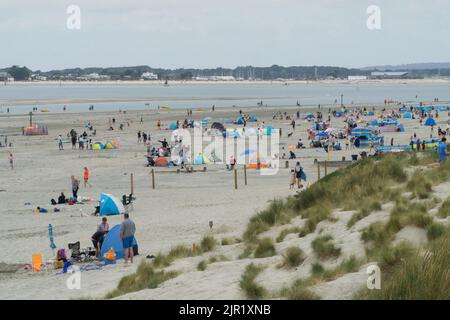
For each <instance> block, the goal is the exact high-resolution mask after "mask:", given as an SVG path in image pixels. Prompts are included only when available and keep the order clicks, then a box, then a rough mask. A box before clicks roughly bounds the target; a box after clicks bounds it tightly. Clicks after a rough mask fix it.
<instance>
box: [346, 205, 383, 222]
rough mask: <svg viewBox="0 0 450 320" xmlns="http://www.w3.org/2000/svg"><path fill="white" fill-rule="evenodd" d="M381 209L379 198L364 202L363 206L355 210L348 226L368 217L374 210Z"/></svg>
mask: <svg viewBox="0 0 450 320" xmlns="http://www.w3.org/2000/svg"><path fill="white" fill-rule="evenodd" d="M378 210H381V203H380V202H379V201H378V200H375V199H374V200H371V201H369V202H365V203H363V204H362V207H361V208H360V209H359V210H358V211H357V212H355V213H354V214H353V215H352V217H351V218H350V220H349V221H348V222H347V228H351V227H352V226H353V225H354V224H355V223H356V222H358V221H359V220H361V219H363V218H365V217H367V216H368V215H370V214H371V213H372V212H373V211H378Z"/></svg>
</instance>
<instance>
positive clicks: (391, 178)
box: [244, 153, 408, 243]
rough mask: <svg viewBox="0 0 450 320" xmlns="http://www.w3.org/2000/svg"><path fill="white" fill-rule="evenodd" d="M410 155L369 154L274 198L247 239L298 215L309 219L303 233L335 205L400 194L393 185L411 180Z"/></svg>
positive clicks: (346, 206)
mask: <svg viewBox="0 0 450 320" xmlns="http://www.w3.org/2000/svg"><path fill="white" fill-rule="evenodd" d="M407 157H408V155H406V154H403V153H399V154H389V155H385V156H382V157H371V158H367V159H364V160H361V161H360V162H358V163H355V164H353V165H351V166H349V167H347V168H344V169H341V170H337V171H335V172H333V173H331V174H329V175H327V176H326V177H324V178H322V179H321V180H320V181H318V182H316V183H314V184H312V185H311V186H310V187H309V188H308V189H307V190H305V191H304V192H301V193H300V194H298V195H295V196H292V197H289V198H288V199H287V200H286V201H284V200H279V199H278V200H274V201H273V202H272V203H271V204H270V206H269V207H268V208H267V209H266V210H263V211H261V212H260V213H258V214H257V215H255V216H254V217H252V218H251V219H250V222H249V223H248V225H247V229H246V231H245V233H244V241H245V242H246V243H256V242H257V240H258V239H257V237H258V235H259V234H261V233H262V232H264V231H267V230H269V229H270V228H271V227H274V226H278V225H284V224H287V223H289V222H290V220H291V219H292V218H293V217H296V216H301V217H302V218H304V219H307V220H306V222H305V225H304V226H303V228H301V230H300V231H299V232H298V233H299V236H300V237H303V236H305V235H307V234H309V233H312V232H314V231H315V229H316V226H317V224H318V223H320V222H321V221H323V220H326V219H330V215H331V211H332V208H344V209H345V210H356V209H359V208H360V205H361V203H365V202H368V201H369V202H370V201H372V200H373V199H378V201H381V200H384V199H389V198H390V197H392V195H393V194H396V193H395V192H392V190H391V188H392V187H393V186H396V185H398V184H399V183H404V182H406V180H407V175H406V173H405V171H404V168H403V167H404V165H405V164H404V160H405V159H406V158H407ZM349 195H351V196H349ZM376 207H378V206H376ZM296 231H298V230H296ZM286 232H287V233H286ZM288 233H289V232H288V230H287V231H285V232H283V233H280V235H279V237H278V238H277V240H278V241H280V242H281V241H282V239H284V236H286V234H288Z"/></svg>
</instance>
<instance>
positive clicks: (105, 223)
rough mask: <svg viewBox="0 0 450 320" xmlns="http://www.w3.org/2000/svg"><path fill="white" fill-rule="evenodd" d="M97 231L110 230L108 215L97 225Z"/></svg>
mask: <svg viewBox="0 0 450 320" xmlns="http://www.w3.org/2000/svg"><path fill="white" fill-rule="evenodd" d="M97 231H99V232H107V231H109V224H108V219H107V218H106V217H103V218H102V222H101V223H100V224H99V225H98V226H97Z"/></svg>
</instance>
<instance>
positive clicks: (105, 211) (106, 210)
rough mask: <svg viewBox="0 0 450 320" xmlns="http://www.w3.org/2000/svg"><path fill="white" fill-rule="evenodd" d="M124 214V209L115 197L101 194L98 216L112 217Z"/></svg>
mask: <svg viewBox="0 0 450 320" xmlns="http://www.w3.org/2000/svg"><path fill="white" fill-rule="evenodd" d="M124 212H125V208H124V206H123V204H122V202H120V201H119V200H118V199H117V198H116V197H114V196H112V195H110V194H106V193H102V194H101V195H100V215H101V216H114V215H118V214H122V213H124Z"/></svg>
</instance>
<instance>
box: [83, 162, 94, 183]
mask: <svg viewBox="0 0 450 320" xmlns="http://www.w3.org/2000/svg"><path fill="white" fill-rule="evenodd" d="M83 180H84V187H85V188H86V187H87V185H89V188H92V185H91V184H90V183H89V170H88V168H87V167H84V172H83Z"/></svg>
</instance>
